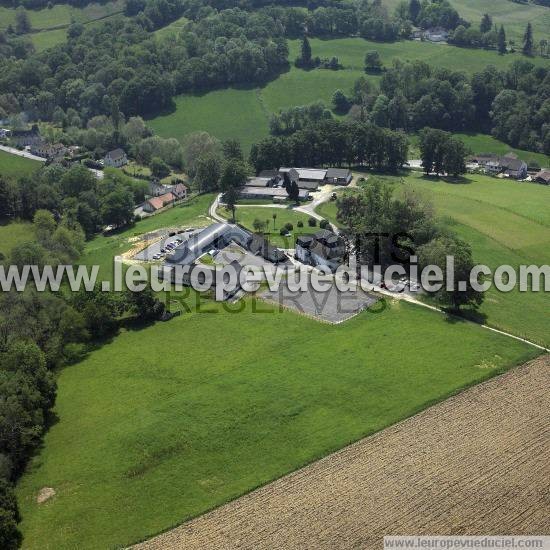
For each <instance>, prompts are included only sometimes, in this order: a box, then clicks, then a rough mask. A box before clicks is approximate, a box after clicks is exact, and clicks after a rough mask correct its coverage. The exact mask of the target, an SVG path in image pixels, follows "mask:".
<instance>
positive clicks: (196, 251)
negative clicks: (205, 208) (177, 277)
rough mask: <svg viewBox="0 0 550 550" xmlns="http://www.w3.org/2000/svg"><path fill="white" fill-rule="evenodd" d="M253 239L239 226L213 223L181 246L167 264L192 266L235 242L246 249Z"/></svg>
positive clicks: (168, 258)
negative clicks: (203, 257) (209, 252)
mask: <svg viewBox="0 0 550 550" xmlns="http://www.w3.org/2000/svg"><path fill="white" fill-rule="evenodd" d="M251 238H252V236H251V234H250V233H249V232H248V231H246V229H243V228H242V227H239V226H238V225H235V224H230V223H222V222H220V223H213V224H212V225H209V226H208V227H207V228H205V229H203V230H202V231H199V232H198V233H194V234H193V235H191V236H190V237H189V239H187V241H185V242H184V243H182V244H180V245H179V246H178V247H177V248H176V249H175V252H174V254H172V255H171V256H168V257H167V258H166V263H168V264H177V265H191V264H193V263H194V262H196V261H197V260H198V259H199V258H200V257H201V256H202V255H204V254H206V253H207V252H208V251H209V250H212V249H213V248H224V247H226V246H227V245H228V244H229V243H230V242H235V243H237V244H239V245H240V246H243V247H245V248H246V247H247V246H248V243H249V242H250V239H251Z"/></svg>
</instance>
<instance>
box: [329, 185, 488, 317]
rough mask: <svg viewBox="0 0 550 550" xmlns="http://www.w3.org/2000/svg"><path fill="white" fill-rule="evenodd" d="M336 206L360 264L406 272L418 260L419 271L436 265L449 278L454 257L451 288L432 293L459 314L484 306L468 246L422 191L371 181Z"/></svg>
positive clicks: (342, 227)
mask: <svg viewBox="0 0 550 550" xmlns="http://www.w3.org/2000/svg"><path fill="white" fill-rule="evenodd" d="M336 205H337V219H338V222H339V226H340V228H341V230H342V233H343V234H344V235H346V236H347V238H348V240H349V241H350V243H352V245H353V246H352V248H353V250H354V253H355V255H356V258H357V265H366V266H369V267H370V268H372V267H373V266H376V265H377V266H381V268H382V269H383V270H384V269H385V268H387V267H389V266H396V265H401V266H402V267H403V268H404V269H405V271H406V272H407V273H408V272H409V271H410V265H411V256H412V255H415V256H417V259H418V267H419V270H420V271H421V270H422V269H424V268H425V267H427V266H433V265H437V266H439V267H440V268H441V269H442V271H443V274H444V275H447V273H446V269H447V267H446V256H447V255H450V256H454V259H455V265H454V285H453V287H452V288H451V289H450V290H447V288H446V286H443V288H441V289H440V290H438V291H437V292H433V293H431V294H432V298H433V299H434V300H435V301H436V302H438V303H439V304H441V305H442V306H445V307H450V308H451V309H452V310H453V311H455V312H456V311H458V310H459V308H461V307H467V308H469V309H473V310H475V309H477V307H479V305H481V303H482V302H483V294H482V293H480V292H478V291H476V290H474V289H473V288H472V286H471V284H470V282H469V281H470V276H469V274H470V271H471V269H472V268H473V267H474V265H475V263H474V260H473V256H472V250H471V247H470V245H469V244H468V243H467V242H465V241H463V240H461V239H459V238H458V237H457V236H456V235H454V234H453V233H452V232H451V231H450V230H449V229H448V228H446V227H445V226H443V225H442V224H441V223H440V222H439V221H438V220H437V218H436V217H435V215H434V207H433V204H432V203H431V202H430V201H429V200H428V199H426V197H424V196H423V195H422V194H419V193H418V190H416V189H414V188H412V187H410V186H408V185H398V184H397V183H387V182H385V181H380V180H379V178H377V177H370V178H369V179H368V180H367V182H366V184H364V185H363V186H361V187H360V188H359V189H358V190H355V191H354V192H353V193H351V192H348V191H345V192H344V193H343V194H342V195H341V196H340V197H339V199H338V200H337V203H336ZM420 271H419V273H420ZM459 281H466V282H467V286H466V290H465V291H459V290H458V282H459Z"/></svg>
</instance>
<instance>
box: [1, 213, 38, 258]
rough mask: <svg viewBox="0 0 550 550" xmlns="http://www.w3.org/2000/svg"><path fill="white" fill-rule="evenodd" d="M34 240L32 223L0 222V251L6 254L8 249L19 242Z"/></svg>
mask: <svg viewBox="0 0 550 550" xmlns="http://www.w3.org/2000/svg"><path fill="white" fill-rule="evenodd" d="M28 241H34V233H33V231H32V225H31V224H30V223H27V222H19V221H16V222H6V221H2V222H0V253H1V254H3V255H4V256H7V255H8V253H9V252H10V250H11V249H12V248H13V247H14V246H17V245H19V244H21V243H24V242H28Z"/></svg>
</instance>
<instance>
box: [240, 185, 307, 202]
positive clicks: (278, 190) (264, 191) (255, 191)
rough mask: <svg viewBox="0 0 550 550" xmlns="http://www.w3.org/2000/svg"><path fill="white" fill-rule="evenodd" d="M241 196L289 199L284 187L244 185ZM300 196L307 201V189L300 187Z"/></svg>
mask: <svg viewBox="0 0 550 550" xmlns="http://www.w3.org/2000/svg"><path fill="white" fill-rule="evenodd" d="M240 196H241V197H242V198H245V199H275V198H276V197H277V198H281V199H287V198H288V193H287V192H286V189H284V188H282V187H247V186H245V187H243V188H242V189H241V191H240ZM298 198H299V199H300V200H302V201H305V200H307V199H308V198H309V191H308V190H307V189H300V191H299V193H298Z"/></svg>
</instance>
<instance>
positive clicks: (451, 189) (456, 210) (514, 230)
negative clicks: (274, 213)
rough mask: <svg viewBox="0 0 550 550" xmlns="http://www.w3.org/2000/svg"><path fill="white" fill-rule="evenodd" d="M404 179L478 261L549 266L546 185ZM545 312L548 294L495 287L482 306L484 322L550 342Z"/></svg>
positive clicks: (325, 210) (331, 207) (330, 213)
mask: <svg viewBox="0 0 550 550" xmlns="http://www.w3.org/2000/svg"><path fill="white" fill-rule="evenodd" d="M394 181H395V180H394ZM405 182H406V183H408V184H411V185H413V186H414V188H415V189H418V190H419V191H420V192H421V193H422V194H424V195H425V196H426V197H428V198H430V199H431V200H432V202H433V203H434V205H435V208H436V214H437V215H438V216H440V217H441V218H442V219H443V221H444V222H445V223H446V224H447V225H449V227H450V228H451V229H452V230H453V231H456V232H457V233H458V235H460V236H461V237H462V238H464V239H465V240H466V241H467V242H469V243H470V244H471V246H472V250H473V254H474V260H475V261H476V263H481V264H484V265H487V266H489V267H490V268H491V269H492V270H494V269H495V268H496V267H498V266H500V265H511V266H513V267H515V268H517V267H518V266H520V265H532V264H534V265H538V266H541V265H544V264H548V265H550V209H549V208H548V205H550V187H548V186H545V185H539V184H535V183H518V182H517V181H515V180H506V179H498V178H492V177H489V176H481V175H471V174H469V175H467V176H466V177H465V178H464V180H463V182H462V183H450V182H447V181H444V180H443V179H438V178H427V177H425V176H423V175H422V173H420V172H410V175H409V176H408V177H406V178H405ZM396 185H399V184H396ZM317 212H318V213H319V214H321V215H323V216H325V217H327V219H329V220H335V217H336V205H335V204H334V203H326V204H324V205H321V206H320V207H318V208H317ZM548 311H550V295H549V294H548V292H519V291H517V292H510V293H501V292H499V291H497V290H496V289H495V288H492V289H491V290H490V291H489V292H488V293H487V294H486V297H485V301H484V303H483V305H482V307H481V309H480V313H481V314H483V315H485V316H486V322H487V324H489V325H491V326H494V327H496V328H499V329H502V330H505V331H508V332H511V333H513V334H517V335H518V336H523V337H525V338H528V339H531V340H533V341H536V342H538V343H541V344H544V345H546V346H550V325H549V324H548V322H547V321H546V319H547V317H548Z"/></svg>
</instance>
